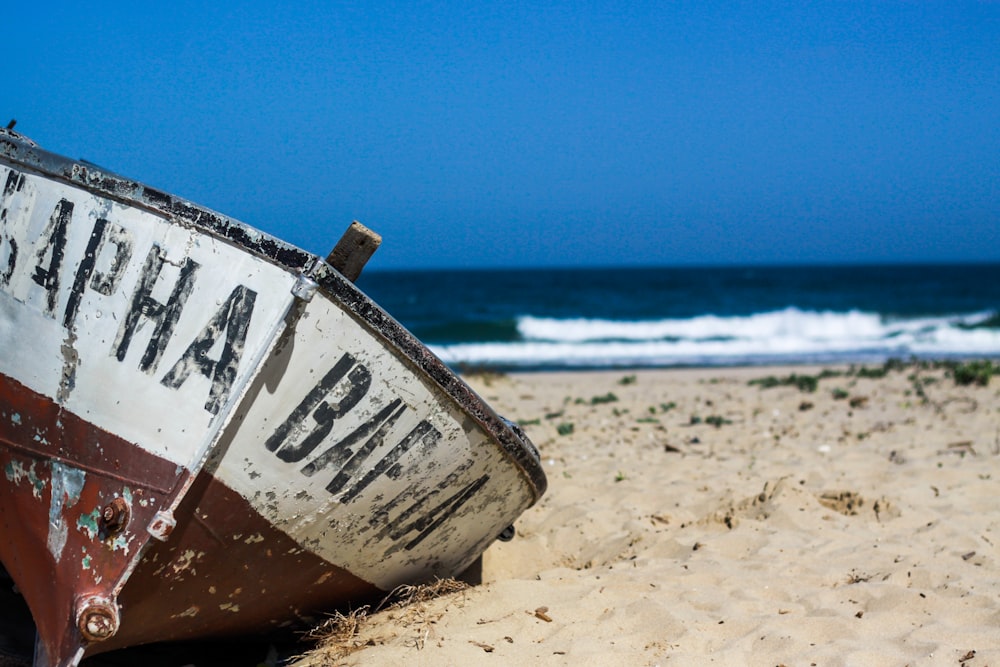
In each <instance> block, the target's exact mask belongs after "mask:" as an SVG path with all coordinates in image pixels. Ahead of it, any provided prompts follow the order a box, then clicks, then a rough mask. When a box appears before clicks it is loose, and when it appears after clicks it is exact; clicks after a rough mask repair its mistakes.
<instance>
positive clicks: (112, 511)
mask: <svg viewBox="0 0 1000 667" xmlns="http://www.w3.org/2000/svg"><path fill="white" fill-rule="evenodd" d="M130 514H131V512H130V510H129V507H128V502H126V501H125V499H124V498H115V499H114V500H112V501H111V502H110V503H108V504H107V505H105V507H104V509H103V510H101V526H102V528H104V532H105V533H106V534H107V535H117V534H118V533H120V532H122V531H123V530H125V526H126V525H127V524H128V519H129V515H130Z"/></svg>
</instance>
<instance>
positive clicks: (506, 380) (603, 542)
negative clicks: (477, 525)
mask: <svg viewBox="0 0 1000 667" xmlns="http://www.w3.org/2000/svg"><path fill="white" fill-rule="evenodd" d="M823 370H839V371H841V372H843V371H847V370H848V367H847V366H846V365H844V366H837V367H830V366H820V365H809V366H752V367H726V368H719V367H711V368H684V369H659V370H657V369H645V370H628V371H624V370H609V371H568V372H559V373H551V372H548V373H537V372H531V373H511V374H502V373H488V372H487V373H473V374H469V375H466V376H465V379H466V380H467V381H468V382H469V384H470V385H471V386H472V387H473V388H474V389H475V390H476V391H477V392H479V393H480V394H481V395H482V396H483V397H484V398H485V399H486V400H487V401H488V402H489V403H490V404H491V405H493V406H494V407H495V408H496V409H497V411H498V412H500V414H503V415H505V416H506V417H507V418H509V419H511V420H514V421H519V422H520V423H522V425H523V428H524V429H525V430H526V431H527V433H528V435H529V436H530V437H531V438H532V440H533V441H534V442H535V444H536V445H537V446H538V447H539V450H540V452H541V455H542V459H543V462H544V464H545V469H546V472H547V474H548V476H549V491H548V493H547V494H546V496H545V497H543V498H542V500H541V501H540V502H539V503H538V504H537V505H536V506H535V507H533V508H531V509H529V510H528V511H527V512H526V513H525V514H524V515H523V516H522V517H521V519H520V520H519V521H518V522H517V524H516V528H517V532H518V535H517V537H515V539H514V540H513V541H511V542H508V543H503V542H497V543H495V544H494V545H492V546H491V547H490V548H489V549H488V550H487V552H486V553H485V554H484V557H483V560H482V583H481V584H480V585H478V586H474V587H471V588H466V589H464V590H460V591H457V592H452V593H449V594H447V595H444V596H442V597H439V598H436V599H429V600H419V601H416V602H413V603H411V604H410V605H408V606H403V607H397V608H395V609H388V610H382V611H380V612H377V613H376V612H371V613H370V615H369V616H368V617H367V618H364V619H361V620H360V622H359V623H358V624H357V628H356V629H355V630H356V631H352V632H351V633H349V634H348V635H346V636H342V637H341V638H340V640H339V641H333V640H331V641H330V642H329V644H328V645H327V646H326V647H325V648H323V647H320V648H319V649H317V650H315V651H313V652H311V653H308V654H306V655H305V656H304V657H302V658H301V659H300V660H298V661H297V662H295V663H293V665H294V667H318V666H319V665H323V664H333V663H334V662H336V664H346V665H361V664H364V665H396V664H399V663H401V662H405V663H406V664H416V665H425V664H426V665H432V664H468V663H472V662H484V661H487V660H491V661H494V662H495V663H496V664H522V663H524V664H551V665H568V664H572V665H574V666H575V665H581V664H582V665H591V664H592V665H599V664H600V665H603V664H612V663H619V664H636V665H656V664H682V665H687V664H691V665H694V664H705V663H706V661H713V662H715V663H716V664H741V665H771V666H773V665H776V664H809V663H810V662H814V663H816V664H824V665H828V664H849V665H859V664H871V665H881V664H904V663H911V664H913V663H917V664H939V663H947V664H958V663H959V661H961V664H963V665H966V666H968V667H971V666H973V665H983V664H987V663H997V662H1000V636H998V635H997V633H996V627H997V623H998V622H1000V582H998V581H996V579H995V577H993V576H992V574H991V573H993V572H995V570H996V566H997V565H998V560H1000V552H998V550H997V545H1000V513H998V512H997V511H996V510H995V484H996V479H998V478H1000V382H998V381H997V380H994V381H993V382H992V383H990V384H988V385H987V386H979V385H977V384H970V385H958V384H956V383H955V381H954V380H953V379H952V378H950V377H947V376H946V373H945V370H944V369H943V368H934V369H931V368H928V369H922V368H920V367H919V366H907V367H905V368H903V369H902V370H889V371H888V372H887V373H886V374H885V376H884V377H867V376H863V375H858V374H854V375H839V376H834V377H825V378H821V379H820V378H818V379H817V382H816V383H815V388H814V390H812V391H809V390H808V387H806V388H805V390H803V389H802V388H800V387H799V386H796V385H795V384H792V383H789V384H782V383H780V382H779V383H778V384H776V386H771V387H769V388H768V387H765V386H763V385H761V384H750V381H751V380H759V379H762V378H767V377H769V376H771V377H773V378H775V379H776V380H779V381H780V380H784V379H787V377H788V376H790V375H792V374H796V375H799V376H806V375H817V376H818V375H819V374H820V373H821V372H822V371H823ZM807 384H808V383H807Z"/></svg>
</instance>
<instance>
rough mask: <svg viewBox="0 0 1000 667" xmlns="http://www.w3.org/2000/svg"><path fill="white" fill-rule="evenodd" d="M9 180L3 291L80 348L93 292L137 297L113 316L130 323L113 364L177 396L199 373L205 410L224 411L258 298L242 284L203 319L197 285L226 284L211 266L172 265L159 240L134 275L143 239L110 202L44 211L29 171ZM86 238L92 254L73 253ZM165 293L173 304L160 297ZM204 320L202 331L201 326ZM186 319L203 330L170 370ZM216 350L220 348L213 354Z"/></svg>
mask: <svg viewBox="0 0 1000 667" xmlns="http://www.w3.org/2000/svg"><path fill="white" fill-rule="evenodd" d="M4 172H5V173H4ZM0 174H2V176H0V182H2V183H3V188H2V189H0V292H4V293H6V294H8V295H9V296H11V297H13V298H14V299H16V300H18V301H20V302H21V303H23V304H29V303H30V304H34V306H35V307H36V308H38V310H39V311H40V312H41V313H42V314H43V315H44V316H45V317H46V318H48V319H51V320H54V321H57V322H58V323H59V324H60V325H61V326H62V327H63V328H64V329H65V330H66V332H67V335H66V340H68V341H70V342H71V343H72V342H74V341H76V335H77V328H78V320H79V316H80V311H81V307H82V305H83V304H84V302H85V300H86V298H87V294H88V293H92V294H94V295H96V297H97V298H98V299H101V298H104V300H105V302H109V301H110V299H109V297H112V296H113V295H116V294H118V293H119V292H120V291H125V292H126V293H130V294H131V298H130V299H128V301H127V307H126V310H125V311H124V312H123V313H120V314H118V313H114V312H111V313H110V316H111V317H112V318H114V320H117V321H118V322H119V323H120V324H119V326H118V330H117V334H116V335H115V338H114V340H113V343H112V344H111V346H110V349H109V350H108V354H109V357H111V358H112V359H116V360H117V361H118V362H121V363H123V364H128V363H132V364H135V367H137V368H138V369H139V370H140V371H142V372H143V373H145V374H146V375H151V376H156V377H157V380H158V384H159V385H160V386H162V387H165V388H168V389H173V390H177V389H180V388H181V387H182V386H183V385H184V384H185V382H186V381H187V380H188V379H189V378H190V377H191V376H192V375H199V376H202V377H205V378H207V379H208V381H209V382H208V387H207V397H206V400H205V403H204V410H205V411H206V412H207V413H209V414H211V415H215V414H217V413H218V412H219V411H220V409H221V408H222V406H223V405H225V403H226V401H227V400H228V397H229V394H230V391H231V389H232V387H233V384H234V382H235V379H236V377H237V376H238V374H239V368H240V362H241V360H242V357H243V350H244V347H245V345H246V341H247V334H248V331H249V329H250V326H251V322H252V319H253V314H254V308H255V303H256V300H257V292H256V291H255V290H253V289H251V288H250V287H248V286H246V285H242V284H238V285H235V286H230V287H229V289H230V291H229V295H228V297H226V298H225V299H222V300H220V301H219V303H220V304H221V305H220V307H219V308H218V310H217V311H216V312H215V313H213V314H210V315H209V316H208V317H207V319H202V318H205V314H204V313H200V312H194V311H191V310H190V309H185V305H186V304H187V302H188V298H189V297H190V296H191V294H192V293H193V292H194V291H195V289H196V288H200V289H206V290H207V289H212V290H216V289H219V288H220V287H221V288H222V289H226V287H225V286H220V285H215V284H209V283H207V282H206V283H204V284H203V285H200V284H199V283H198V275H199V269H200V268H201V267H200V265H199V263H198V262H197V261H195V260H194V259H192V258H191V257H189V256H185V257H183V259H182V260H180V261H179V262H171V261H169V260H168V259H167V251H166V250H165V249H164V248H163V247H161V246H160V245H158V244H156V243H154V244H153V245H152V247H151V248H150V250H149V251H148V253H146V254H145V256H144V257H143V258H142V259H141V261H142V266H141V268H139V270H138V271H137V272H136V271H134V270H133V271H130V267H132V266H133V262H135V261H138V258H136V257H135V249H136V243H137V242H136V238H135V235H134V233H133V232H131V231H129V230H128V229H127V228H126V227H124V226H123V225H121V224H118V222H116V221H115V220H114V219H113V217H114V216H113V215H112V213H111V211H112V209H113V206H112V204H111V202H110V201H106V200H100V199H97V200H96V201H97V208H96V210H95V209H94V206H93V205H91V206H86V205H85V206H82V207H81V205H80V204H79V202H74V201H71V199H70V198H69V197H72V195H67V196H65V197H61V198H59V199H58V201H56V202H55V203H54V204H49V205H48V206H50V207H51V210H44V211H43V210H38V207H39V206H40V205H43V204H39V203H38V202H37V201H36V200H38V199H39V198H38V197H37V194H38V193H37V192H36V191H35V188H32V187H30V186H29V185H28V184H27V183H26V176H25V174H22V173H19V172H18V171H16V170H14V169H3V168H0ZM50 201H51V200H50ZM81 209H82V210H81ZM39 213H44V214H47V215H45V216H44V218H43V219H45V220H46V222H45V224H44V225H42V226H41V230H40V231H38V232H37V233H35V234H34V235H32V234H31V233H30V229H31V220H33V219H35V217H36V216H37V215H38V214H39ZM88 225H89V227H88ZM81 227H83V229H80V228H81ZM80 236H83V237H85V238H86V242H85V243H82V239H81V243H80V244H78V246H77V247H79V245H82V246H83V249H82V255H80V256H76V257H73V256H70V253H71V251H72V248H73V247H74V245H73V243H72V239H73V238H74V237H75V238H79V237H80ZM130 273H131V274H133V275H134V274H136V273H137V274H138V275H137V278H135V279H134V284H132V285H126V284H124V283H125V282H126V280H125V278H126V276H127V275H129V274H130ZM164 291H166V293H167V296H166V298H162V297H160V298H157V296H155V295H156V294H163V292H164ZM60 304H62V308H61V310H60ZM199 320H200V321H201V322H202V325H201V326H200V327H197V326H196V323H197V322H199ZM182 321H187V325H186V329H187V330H189V331H190V330H191V329H192V328H193V329H194V330H196V331H198V332H199V333H197V334H196V335H195V336H194V338H193V339H190V340H189V343H188V345H187V346H186V347H185V348H184V352H183V353H181V354H180V356H179V357H177V358H176V359H172V360H169V361H171V363H170V365H169V366H166V369H167V370H166V371H163V370H161V366H163V363H162V362H163V356H164V353H165V351H166V350H167V348H168V346H169V345H170V344H171V343H172V342H173V341H174V340H175V336H176V332H177V330H178V325H179V323H181V322H182ZM140 331H144V332H146V333H144V334H142V335H144V336H145V335H148V339H146V340H143V342H142V343H137V342H136V341H137V338H139V336H140V333H139V332H140ZM133 343H135V345H133ZM217 343H218V345H217ZM64 347H65V346H64ZM133 347H139V348H140V349H141V354H139V356H138V359H135V360H133V361H129V360H130V350H131V349H132V348H133ZM215 349H218V350H219V351H218V352H217V353H214V354H215V356H213V350H215ZM61 354H63V355H64V356H65V355H66V354H70V356H71V357H72V358H75V352H73V351H69V352H67V350H65V349H64V350H62V352H61ZM137 354H138V353H137ZM67 388H68V389H69V390H71V389H72V383H69V384H66V383H63V386H62V388H61V389H60V392H59V397H58V398H59V400H61V401H63V400H66V398H67V397H68V393H69V391H68V390H67Z"/></svg>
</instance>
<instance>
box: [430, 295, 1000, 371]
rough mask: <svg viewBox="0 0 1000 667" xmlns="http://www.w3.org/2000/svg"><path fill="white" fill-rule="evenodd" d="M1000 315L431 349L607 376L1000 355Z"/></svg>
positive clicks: (690, 328) (525, 326)
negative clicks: (621, 371)
mask: <svg viewBox="0 0 1000 667" xmlns="http://www.w3.org/2000/svg"><path fill="white" fill-rule="evenodd" d="M998 321H1000V316H998V313H996V312H991V311H987V312H979V313H968V314H959V315H954V316H947V317H911V318H895V317H891V316H883V315H881V314H879V313H871V312H862V311H857V310H851V311H848V312H832V311H822V312H821V311H808V310H800V309H798V308H785V309H783V310H777V311H771V312H762V313H756V314H752V315H746V316H725V317H723V316H717V315H711V314H707V315H700V316H696V317H691V318H685V319H657V320H640V321H619V320H602V319H581V318H575V319H558V318H545V317H532V316H522V317H519V318H517V320H516V330H517V336H516V337H514V338H515V339H514V340H498V341H477V342H461V343H453V344H440V345H432V346H431V347H432V349H433V350H434V352H435V353H436V354H438V355H439V356H440V357H441V358H442V359H443V360H444V361H445V362H447V363H449V364H452V365H455V366H491V367H499V368H523V369H533V368H605V367H655V366H685V365H737V364H764V363H829V362H838V361H843V362H851V361H857V362H869V361H878V360H884V359H887V358H889V357H903V358H907V357H911V356H917V357H933V358H939V357H972V356H996V355H1000V322H998Z"/></svg>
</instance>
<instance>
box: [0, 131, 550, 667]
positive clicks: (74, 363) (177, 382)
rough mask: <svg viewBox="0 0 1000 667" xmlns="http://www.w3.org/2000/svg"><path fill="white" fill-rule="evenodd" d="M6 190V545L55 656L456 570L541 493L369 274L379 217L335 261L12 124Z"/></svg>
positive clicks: (330, 603)
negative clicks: (82, 158)
mask: <svg viewBox="0 0 1000 667" xmlns="http://www.w3.org/2000/svg"><path fill="white" fill-rule="evenodd" d="M0 188H2V189H0V469H2V477H0V522H2V535H3V538H2V540H0V560H2V564H3V567H4V568H5V569H6V570H7V572H8V573H9V575H10V576H11V578H12V579H13V580H14V582H15V583H16V585H17V588H18V590H19V591H20V593H21V594H22V595H23V596H24V598H25V600H26V602H27V604H28V607H29V608H30V610H31V614H32V617H33V619H34V622H35V625H36V628H37V641H36V648H35V664H36V665H37V666H39V667H41V666H51V667H65V666H72V665H76V664H77V663H78V662H79V661H80V660H81V659H82V658H83V657H85V656H88V655H92V654H95V653H100V652H103V651H108V650H111V649H116V648H121V647H125V646H132V645H137V644H142V643H148V642H156V641H164V640H180V639H192V638H199V637H206V636H226V635H239V634H244V633H268V632H272V631H279V630H281V629H282V628H287V627H291V626H294V625H296V624H298V623H301V622H303V621H305V620H307V619H308V618H309V617H310V616H311V615H313V614H318V613H321V612H323V611H330V610H332V609H334V608H337V607H338V606H343V605H345V604H350V603H357V602H359V601H363V600H367V599H371V598H372V597H373V596H380V595H382V594H383V593H384V592H385V591H389V590H391V589H393V588H394V587H396V586H397V585H399V584H401V583H415V582H418V581H421V580H427V579H429V578H433V577H435V576H438V577H445V576H450V575H454V574H456V573H458V572H460V571H462V570H463V569H465V568H466V567H467V566H469V565H470V564H471V563H472V562H474V561H475V559H476V558H477V557H478V556H479V555H480V554H481V553H482V552H483V550H484V549H485V548H486V547H487V546H488V545H489V544H490V543H491V542H492V541H493V540H495V539H496V538H497V537H498V536H500V535H501V533H503V532H504V531H505V530H506V529H507V527H508V526H510V525H511V524H512V522H513V521H514V519H515V518H516V517H517V516H518V515H519V514H520V513H521V512H523V511H524V510H525V509H526V508H528V507H529V506H531V505H532V503H534V502H535V501H536V500H537V499H538V498H539V496H540V495H541V494H542V493H543V492H544V490H545V484H546V481H545V476H544V473H543V471H542V469H541V466H540V463H539V460H538V453H537V451H536V450H535V448H534V447H533V446H532V444H531V443H530V442H529V441H528V440H527V439H526V438H525V436H524V435H523V433H521V432H520V430H519V429H517V428H516V427H515V426H513V425H512V424H510V423H508V422H506V421H505V420H503V419H502V418H501V417H499V416H498V415H497V414H496V413H495V412H494V411H493V410H492V409H490V408H489V407H488V406H487V405H486V404H485V403H484V402H483V401H482V400H481V398H480V397H479V396H477V395H476V394H475V393H474V392H473V391H472V390H471V389H469V387H468V386H467V385H466V384H465V383H464V382H462V381H461V380H460V379H459V378H458V377H456V375H455V374H454V373H452V372H451V371H450V370H449V369H448V368H447V367H446V366H445V365H444V364H442V362H441V361H439V360H438V359H437V358H436V357H434V356H433V355H432V354H431V353H430V352H429V351H428V350H427V348H426V347H424V346H423V345H422V344H421V343H420V342H419V341H417V340H416V339H415V338H414V337H413V336H412V335H411V334H410V333H408V332H407V331H406V330H405V329H404V328H403V327H402V326H400V324H398V323H397V322H396V321H395V320H393V319H392V318H391V317H390V316H389V315H387V314H386V313H385V312H384V311H383V310H382V309H380V308H379V307H378V306H377V305H376V304H375V303H373V302H372V301H371V300H369V299H368V298H367V297H366V296H365V295H364V294H363V293H362V292H360V291H359V290H358V289H357V288H356V287H355V286H354V284H353V282H352V280H353V279H354V278H356V277H357V275H356V274H357V273H358V272H359V271H360V267H361V266H362V265H363V264H364V261H365V259H367V256H368V255H369V254H370V251H371V249H372V248H373V247H374V245H376V243H375V239H374V238H373V237H372V236H370V235H366V234H362V233H359V234H358V235H351V234H348V235H347V236H345V239H344V240H342V243H341V244H338V248H337V249H336V250H335V252H334V253H333V254H332V255H331V257H330V258H328V261H325V260H323V259H321V258H318V257H316V256H314V255H311V254H309V253H306V252H304V251H302V250H300V249H298V248H295V247H293V246H291V245H288V244H285V243H283V242H281V241H279V240H277V239H275V238H273V237H271V236H268V235H267V234H264V233H262V232H260V231H257V230H255V229H253V228H251V227H249V226H247V225H245V224H242V223H240V222H238V221H235V220H232V219H230V218H227V217H225V216H223V215H220V214H218V213H215V212H213V211H210V210H208V209H205V208H203V207H201V206H197V205H195V204H192V203H190V202H188V201H185V200H183V199H179V198H177V197H174V196H171V195H169V194H165V193H163V192H160V191H157V190H154V189H152V188H149V187H146V186H144V185H142V184H139V183H136V182H134V181H131V180H128V179H126V178H122V177H120V176H118V175H115V174H113V173H109V172H108V171H106V170H104V169H101V168H98V167H95V166H94V165H91V164H89V163H85V162H79V161H74V160H69V159H66V158H63V157H60V156H58V155H54V154H52V153H49V152H46V151H44V150H42V149H40V148H39V147H38V146H37V145H35V144H34V143H33V142H31V141H30V140H28V139H26V138H25V137H23V136H21V135H19V134H17V133H15V132H14V131H13V130H10V129H6V130H5V129H0ZM331 263H332V264H333V265H331Z"/></svg>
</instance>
